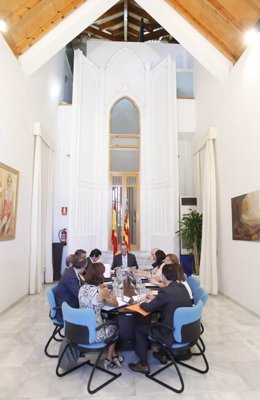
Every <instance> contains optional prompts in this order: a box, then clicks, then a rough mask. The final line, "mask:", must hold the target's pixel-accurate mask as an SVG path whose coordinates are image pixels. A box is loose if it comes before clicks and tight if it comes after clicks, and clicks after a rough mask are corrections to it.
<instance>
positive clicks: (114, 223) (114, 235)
mask: <svg viewBox="0 0 260 400" xmlns="http://www.w3.org/2000/svg"><path fill="white" fill-rule="evenodd" d="M111 241H112V245H113V254H114V255H115V254H116V253H117V221H116V201H114V207H113V214H112V235H111Z"/></svg>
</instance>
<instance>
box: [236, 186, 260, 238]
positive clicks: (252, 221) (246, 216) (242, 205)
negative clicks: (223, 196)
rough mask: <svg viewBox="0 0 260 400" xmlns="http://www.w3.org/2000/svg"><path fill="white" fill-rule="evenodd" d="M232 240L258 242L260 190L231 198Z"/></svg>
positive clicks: (259, 234)
mask: <svg viewBox="0 0 260 400" xmlns="http://www.w3.org/2000/svg"><path fill="white" fill-rule="evenodd" d="M231 207H232V232H233V240H247V241H260V190H256V191H255V192H250V193H247V194H243V195H241V196H237V197H233V198H232V199H231Z"/></svg>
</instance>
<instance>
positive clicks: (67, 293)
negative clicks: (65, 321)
mask: <svg viewBox="0 0 260 400" xmlns="http://www.w3.org/2000/svg"><path fill="white" fill-rule="evenodd" d="M78 294H79V280H78V276H77V274H76V272H75V270H74V268H72V267H70V268H67V269H65V271H64V273H63V275H62V277H61V280H60V281H59V283H58V286H57V288H56V290H55V293H54V295H55V299H56V305H57V307H61V305H62V303H63V302H64V301H66V302H67V303H68V304H69V305H70V306H71V307H73V308H79V300H78ZM56 317H57V319H58V320H59V321H62V312H61V309H58V310H57V315H56Z"/></svg>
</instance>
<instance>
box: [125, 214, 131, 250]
mask: <svg viewBox="0 0 260 400" xmlns="http://www.w3.org/2000/svg"><path fill="white" fill-rule="evenodd" d="M123 243H126V244H127V248H128V250H130V227H129V214H128V209H127V208H126V210H125V219H124V231H123Z"/></svg>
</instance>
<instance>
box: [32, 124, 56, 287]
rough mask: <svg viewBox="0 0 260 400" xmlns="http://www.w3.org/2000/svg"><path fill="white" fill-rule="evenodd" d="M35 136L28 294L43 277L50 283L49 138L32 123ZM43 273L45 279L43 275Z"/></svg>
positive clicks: (50, 196)
mask: <svg viewBox="0 0 260 400" xmlns="http://www.w3.org/2000/svg"><path fill="white" fill-rule="evenodd" d="M33 134H34V136H35V151H34V169H33V189H32V222H31V250H30V280H29V293H30V294H35V293H40V291H41V287H42V283H43V280H44V279H45V281H46V282H53V272H52V271H53V269H52V246H51V242H52V151H53V145H52V143H51V140H50V138H48V137H47V136H46V134H45V135H44V134H43V132H41V127H40V124H39V123H35V124H34V126H33ZM44 275H45V278H44Z"/></svg>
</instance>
